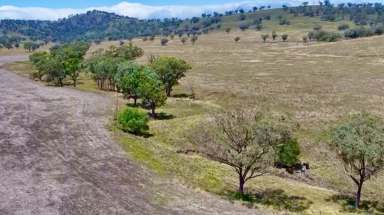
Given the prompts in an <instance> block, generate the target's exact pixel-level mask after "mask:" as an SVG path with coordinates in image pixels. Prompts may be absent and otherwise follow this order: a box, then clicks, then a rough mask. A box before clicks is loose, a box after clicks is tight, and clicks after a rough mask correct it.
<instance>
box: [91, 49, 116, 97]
mask: <svg viewBox="0 0 384 215" xmlns="http://www.w3.org/2000/svg"><path fill="white" fill-rule="evenodd" d="M121 62H122V58H117V57H111V56H108V55H99V56H94V57H93V58H91V59H89V60H88V61H87V63H86V66H87V69H88V71H89V72H91V73H92V76H93V78H94V79H95V80H96V82H97V86H98V88H99V89H103V90H115V88H116V86H115V85H116V83H115V81H116V78H115V76H116V74H117V71H118V65H119V64H120V63H121Z"/></svg>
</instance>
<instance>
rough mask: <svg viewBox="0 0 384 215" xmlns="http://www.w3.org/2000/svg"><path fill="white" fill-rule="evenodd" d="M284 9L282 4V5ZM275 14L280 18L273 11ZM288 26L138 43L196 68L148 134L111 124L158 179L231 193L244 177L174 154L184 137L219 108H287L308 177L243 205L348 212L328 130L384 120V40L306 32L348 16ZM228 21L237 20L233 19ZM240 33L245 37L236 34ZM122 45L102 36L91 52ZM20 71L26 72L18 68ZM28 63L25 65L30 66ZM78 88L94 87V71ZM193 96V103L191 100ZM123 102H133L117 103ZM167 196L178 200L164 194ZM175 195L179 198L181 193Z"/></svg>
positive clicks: (375, 187) (370, 203) (347, 190)
mask: <svg viewBox="0 0 384 215" xmlns="http://www.w3.org/2000/svg"><path fill="white" fill-rule="evenodd" d="M276 11H278V10H276ZM276 16H278V14H276ZM290 20H291V25H288V26H281V25H279V24H278V23H277V20H276V19H274V18H272V19H271V20H270V21H267V22H266V23H265V25H266V28H265V29H263V30H262V31H261V32H259V31H255V30H247V31H232V32H230V33H225V32H222V31H217V32H214V33H209V34H204V35H202V36H200V37H199V40H198V41H197V43H196V44H195V45H192V44H190V42H188V43H187V44H185V45H183V44H182V43H181V42H180V39H179V38H178V37H175V38H174V39H173V40H170V42H169V43H168V45H167V46H161V45H160V41H159V38H156V39H155V40H154V41H142V40H141V39H134V40H133V43H134V44H136V45H138V46H140V47H142V48H143V49H144V51H145V56H143V57H142V58H140V59H139V61H140V62H141V63H146V62H147V60H148V58H149V56H151V55H168V56H177V57H180V58H183V59H185V60H187V61H188V62H189V63H191V64H192V67H193V69H192V70H191V71H190V72H189V73H188V74H187V77H186V78H185V79H183V80H182V82H181V84H180V85H179V86H178V87H177V89H176V90H175V92H174V95H175V96H174V97H173V98H170V99H169V100H168V103H167V105H165V106H164V107H162V108H161V109H160V110H159V111H160V112H163V113H165V114H167V115H169V116H171V117H169V119H167V120H156V121H151V123H150V127H151V130H150V132H151V134H153V136H151V137H149V138H143V137H135V136H132V135H128V134H125V133H122V132H121V131H119V130H116V129H112V131H113V133H114V137H115V138H116V139H117V140H118V141H119V142H121V144H122V146H123V147H124V149H125V150H126V151H127V152H128V154H129V156H130V157H131V158H133V159H135V160H137V161H138V162H139V163H141V164H143V165H144V166H146V167H147V168H149V169H151V170H152V171H154V172H156V173H157V174H158V175H160V177H167V178H175V179H176V180H179V181H182V182H183V183H184V184H186V185H188V186H191V187H194V188H196V189H202V190H206V191H209V192H213V193H216V194H218V195H221V196H222V197H223V198H228V199H234V196H233V195H234V194H233V191H234V190H236V183H237V181H236V180H237V178H236V175H235V174H233V172H232V170H231V169H230V168H228V167H226V166H223V165H220V164H218V163H216V162H212V161H209V160H207V159H205V158H202V157H200V156H197V155H185V154H180V153H177V151H178V150H183V149H187V148H189V147H190V146H191V143H189V142H188V140H187V138H186V137H185V136H186V135H187V134H188V132H189V131H190V129H191V127H193V126H194V125H198V124H199V123H204V120H206V118H207V116H209V114H211V113H214V112H215V111H217V110H220V109H236V108H239V107H243V108H257V109H259V110H264V111H270V112H277V113H286V114H287V115H289V116H291V117H292V118H293V119H295V120H296V121H297V122H298V123H299V124H300V129H299V131H298V132H297V134H296V136H297V137H298V139H299V142H300V146H301V150H302V157H301V160H302V161H305V162H309V164H310V166H311V170H310V173H309V175H308V176H300V175H288V174H286V173H284V172H283V171H277V170H274V171H273V173H272V174H270V175H268V176H263V177H260V178H258V179H256V180H253V181H251V182H250V183H249V184H247V190H248V192H250V193H253V194H258V195H256V197H252V198H251V197H250V199H248V200H249V201H245V202H243V203H244V204H247V206H249V207H258V208H262V209H264V210H267V211H270V210H272V211H287V212H291V213H303V214H320V213H321V214H345V213H349V212H350V211H349V209H350V206H349V204H350V202H349V201H348V197H346V196H345V195H347V196H348V195H351V194H352V192H353V190H354V185H353V184H352V182H351V181H350V180H349V178H348V177H346V176H345V175H344V173H343V168H342V166H341V164H340V163H339V161H337V160H336V159H335V154H334V152H332V151H331V150H330V149H329V146H328V142H329V139H328V130H329V128H330V127H332V126H333V125H334V123H335V122H337V121H338V120H340V118H341V117H342V116H343V115H345V114H346V113H349V112H353V111H361V110H365V111H370V112H373V113H375V114H378V115H380V116H383V117H384V112H383V109H382V106H383V103H384V100H383V98H384V91H383V86H384V85H383V82H384V73H383V72H382V68H383V64H384V61H383V60H382V56H383V54H384V51H383V50H384V37H382V36H377V37H369V38H364V39H357V40H344V41H339V42H336V43H317V42H311V43H307V44H304V43H302V42H301V38H302V36H303V35H304V34H306V32H307V31H309V30H311V29H312V28H313V26H315V25H317V24H321V25H322V26H323V28H324V29H327V30H330V31H333V30H334V31H336V29H337V26H338V24H339V23H341V22H325V21H320V20H319V19H318V18H316V17H315V18H303V17H291V19H290ZM226 24H227V26H223V28H224V27H230V26H235V22H233V23H232V24H231V20H230V18H228V21H226ZM272 30H275V31H276V32H277V33H278V34H279V35H281V34H283V33H287V34H289V39H288V42H281V41H280V40H278V41H271V39H269V40H268V41H267V42H266V43H264V42H262V39H261V34H264V33H268V32H271V31H272ZM236 36H238V37H240V38H241V39H240V41H239V42H237V43H236V42H234V38H235V37H236ZM110 45H118V42H104V43H101V44H99V45H94V46H93V47H92V48H91V51H93V50H96V49H98V48H105V47H108V46H110ZM13 68H14V69H15V70H29V69H28V67H27V66H25V67H22V66H19V67H18V66H17V65H13ZM25 68H27V69H25ZM83 79H84V81H81V82H83V84H82V83H80V85H79V87H80V88H83V89H92V90H95V85H91V84H84V83H90V80H89V77H88V79H87V77H83ZM192 92H193V93H194V94H195V96H196V99H195V100H192V99H189V98H188V95H190V94H192ZM119 104H120V106H124V105H125V104H126V100H122V99H120V100H119ZM383 180H384V175H381V176H379V177H378V178H373V179H372V180H370V181H369V182H368V183H367V185H366V187H365V188H364V200H365V201H366V202H365V203H364V204H365V206H366V208H363V209H362V212H365V213H375V212H376V213H383V211H384V202H383V201H382V200H383V199H384V195H383V194H384V182H383ZM162 198H164V199H163V200H162V201H165V202H167V201H173V200H172V199H173V198H174V197H172V196H163V197H162ZM175 198H176V197H175Z"/></svg>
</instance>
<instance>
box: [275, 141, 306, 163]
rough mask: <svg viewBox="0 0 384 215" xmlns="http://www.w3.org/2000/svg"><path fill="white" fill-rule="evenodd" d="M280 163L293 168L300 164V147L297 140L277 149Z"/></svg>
mask: <svg viewBox="0 0 384 215" xmlns="http://www.w3.org/2000/svg"><path fill="white" fill-rule="evenodd" d="M276 149H277V150H276V151H277V158H278V161H279V162H280V163H282V164H285V165H287V166H293V165H295V164H297V163H298V162H299V155H300V146H299V143H298V142H297V140H296V139H290V140H289V141H288V142H286V143H285V144H281V145H278V146H277V147H276Z"/></svg>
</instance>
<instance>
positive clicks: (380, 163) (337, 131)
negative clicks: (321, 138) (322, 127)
mask: <svg viewBox="0 0 384 215" xmlns="http://www.w3.org/2000/svg"><path fill="white" fill-rule="evenodd" d="M331 139H332V145H333V146H334V148H335V149H336V151H337V153H338V155H339V157H340V159H341V160H342V161H343V164H344V169H345V172H346V173H347V174H348V176H349V177H350V178H351V179H352V181H353V182H354V183H355V184H356V186H357V191H356V196H355V207H356V208H358V207H359V206H360V199H361V194H362V189H363V184H364V182H365V181H367V180H369V179H370V178H372V177H373V176H375V175H377V174H378V173H379V172H380V171H382V170H383V169H384V122H383V120H382V119H380V118H378V117H376V116H374V115H371V114H369V113H357V114H353V115H350V116H349V117H348V118H347V120H345V122H342V123H340V124H339V125H338V126H337V127H335V128H334V129H333V131H332V135H331Z"/></svg>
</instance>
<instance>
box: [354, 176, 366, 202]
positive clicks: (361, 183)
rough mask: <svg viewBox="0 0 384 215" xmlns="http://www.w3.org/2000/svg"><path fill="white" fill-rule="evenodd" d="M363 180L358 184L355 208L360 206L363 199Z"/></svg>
mask: <svg viewBox="0 0 384 215" xmlns="http://www.w3.org/2000/svg"><path fill="white" fill-rule="evenodd" d="M363 183H364V182H363V180H360V183H359V184H358V185H357V192H356V199H355V208H359V207H360V200H361V190H362V189H363Z"/></svg>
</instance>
